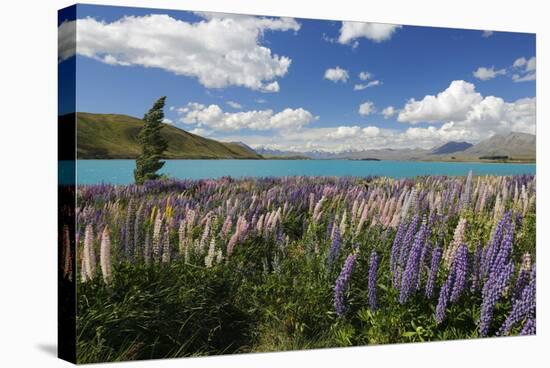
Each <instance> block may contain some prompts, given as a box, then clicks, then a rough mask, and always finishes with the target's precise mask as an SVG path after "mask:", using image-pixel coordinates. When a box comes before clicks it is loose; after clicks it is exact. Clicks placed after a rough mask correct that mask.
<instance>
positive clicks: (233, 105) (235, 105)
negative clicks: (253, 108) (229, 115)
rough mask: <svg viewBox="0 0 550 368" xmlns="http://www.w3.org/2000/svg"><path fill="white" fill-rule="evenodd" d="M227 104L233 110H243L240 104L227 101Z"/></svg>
mask: <svg viewBox="0 0 550 368" xmlns="http://www.w3.org/2000/svg"><path fill="white" fill-rule="evenodd" d="M227 104H228V105H229V106H231V107H232V108H234V109H239V110H240V109H242V108H243V106H242V105H241V104H240V103H238V102H235V101H227Z"/></svg>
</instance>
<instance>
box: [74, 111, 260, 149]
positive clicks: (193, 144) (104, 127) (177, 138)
mask: <svg viewBox="0 0 550 368" xmlns="http://www.w3.org/2000/svg"><path fill="white" fill-rule="evenodd" d="M76 126H77V146H78V149H77V155H78V158H79V159H116V158H118V159H122V158H136V157H137V156H138V155H139V154H140V152H141V149H140V146H139V144H138V141H137V136H138V134H139V131H140V129H141V127H142V126H143V122H142V120H141V119H137V118H134V117H131V116H128V115H117V114H92V113H87V112H79V113H77V123H76ZM161 134H162V135H163V136H164V137H165V138H166V140H167V141H168V149H167V150H166V151H165V153H164V155H163V158H165V159H222V158H232V159H261V158H262V156H261V155H259V154H257V153H256V152H254V151H253V150H251V149H250V148H247V147H245V146H243V145H241V144H239V143H223V142H218V141H215V140H213V139H207V138H203V137H200V136H198V135H195V134H191V133H189V132H186V131H185V130H182V129H179V128H176V127H175V126H172V125H168V124H165V126H164V128H163V129H162V133H161Z"/></svg>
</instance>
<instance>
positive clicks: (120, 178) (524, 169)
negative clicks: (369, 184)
mask: <svg viewBox="0 0 550 368" xmlns="http://www.w3.org/2000/svg"><path fill="white" fill-rule="evenodd" d="M134 167H135V161H134V160H78V162H77V182H78V184H99V183H112V184H129V183H132V182H133V181H134V176H133V175H134V174H133V171H134ZM470 170H472V172H473V173H474V175H485V174H491V175H516V174H535V165H534V164H501V163H471V162H414V161H351V160H166V164H165V165H164V167H163V168H162V170H161V172H162V173H164V174H167V175H169V176H170V177H173V178H178V179H206V178H219V177H221V176H232V177H235V178H239V177H264V176H298V175H308V176H368V175H377V176H390V177H395V178H403V177H415V176H419V175H467V174H468V171H470Z"/></svg>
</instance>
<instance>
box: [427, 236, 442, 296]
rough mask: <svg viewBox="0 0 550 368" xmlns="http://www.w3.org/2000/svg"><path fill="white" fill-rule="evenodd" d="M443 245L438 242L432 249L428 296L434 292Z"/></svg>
mask: <svg viewBox="0 0 550 368" xmlns="http://www.w3.org/2000/svg"><path fill="white" fill-rule="evenodd" d="M442 253H443V252H442V249H441V245H440V243H439V242H438V243H437V244H436V246H435V247H434V249H433V250H432V261H431V263H430V272H429V274H428V281H426V297H427V298H431V297H432V296H433V293H434V285H435V280H436V278H437V272H438V271H439V263H440V262H441V255H442Z"/></svg>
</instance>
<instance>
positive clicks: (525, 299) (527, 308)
mask: <svg viewBox="0 0 550 368" xmlns="http://www.w3.org/2000/svg"><path fill="white" fill-rule="evenodd" d="M536 299H537V296H536V271H535V267H533V269H532V270H531V274H530V280H529V285H527V287H525V288H524V289H523V291H522V293H521V297H520V298H519V299H517V300H515V302H514V305H513V306H512V311H511V312H510V314H509V315H508V317H506V320H505V321H504V324H503V325H502V327H501V328H500V330H499V331H498V333H497V334H498V335H507V334H508V333H509V332H510V330H511V329H512V327H513V326H514V325H515V324H516V323H518V322H520V321H521V320H523V319H524V318H525V317H534V315H535V309H536V305H537V304H536V303H537V301H536Z"/></svg>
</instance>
